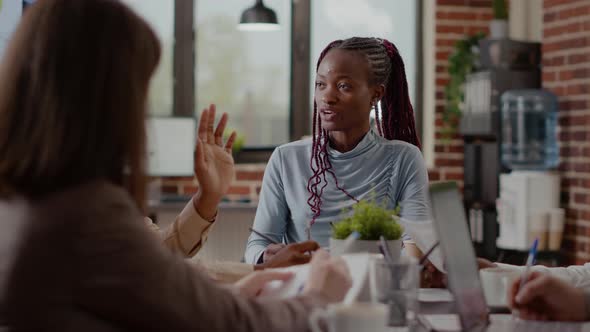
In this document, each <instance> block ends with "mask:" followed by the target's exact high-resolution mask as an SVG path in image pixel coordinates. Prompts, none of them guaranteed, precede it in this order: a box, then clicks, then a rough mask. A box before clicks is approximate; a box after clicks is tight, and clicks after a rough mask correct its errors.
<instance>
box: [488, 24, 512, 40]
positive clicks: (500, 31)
mask: <svg viewBox="0 0 590 332" xmlns="http://www.w3.org/2000/svg"><path fill="white" fill-rule="evenodd" d="M490 37H491V39H504V38H508V21H506V20H492V21H490Z"/></svg>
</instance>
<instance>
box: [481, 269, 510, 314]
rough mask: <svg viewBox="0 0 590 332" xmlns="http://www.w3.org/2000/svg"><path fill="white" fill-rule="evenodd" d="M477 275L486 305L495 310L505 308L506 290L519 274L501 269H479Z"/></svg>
mask: <svg viewBox="0 0 590 332" xmlns="http://www.w3.org/2000/svg"><path fill="white" fill-rule="evenodd" d="M479 274H480V277H481V284H482V286H483V293H484V295H485V298H486V303H487V305H488V306H490V307H496V308H505V307H507V306H508V301H507V299H506V294H507V293H508V288H509V287H510V286H511V285H512V282H513V281H514V280H515V279H517V278H518V277H519V276H520V272H519V271H518V270H512V269H506V268H502V267H488V268H485V269H481V270H480V271H479Z"/></svg>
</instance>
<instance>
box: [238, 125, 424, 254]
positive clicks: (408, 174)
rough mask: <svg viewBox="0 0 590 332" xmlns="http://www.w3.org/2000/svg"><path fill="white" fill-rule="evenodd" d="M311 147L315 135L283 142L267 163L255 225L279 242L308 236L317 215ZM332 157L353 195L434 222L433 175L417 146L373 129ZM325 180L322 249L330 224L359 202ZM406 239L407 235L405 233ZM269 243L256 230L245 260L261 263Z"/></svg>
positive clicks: (319, 225)
mask: <svg viewBox="0 0 590 332" xmlns="http://www.w3.org/2000/svg"><path fill="white" fill-rule="evenodd" d="M311 146H312V142H311V139H306V140H301V141H296V142H292V143H288V144H285V145H282V146H279V147H278V148H276V149H275V151H274V152H273V154H272V156H271V157H270V160H269V162H268V165H267V166H266V170H265V173H264V178H263V181H262V190H261V192H260V202H259V203H258V209H257V211H256V217H255V219H254V226H253V227H254V229H256V230H257V231H260V232H262V233H264V234H265V235H268V236H269V237H270V238H272V239H274V240H275V242H278V243H280V242H285V243H293V242H301V241H306V240H307V235H306V227H307V225H308V223H309V221H310V220H311V219H312V217H313V213H312V212H311V208H310V207H309V205H307V199H308V198H309V192H308V191H307V181H308V179H309V178H310V177H311V176H312V175H313V171H312V169H311V167H310V157H311ZM328 155H329V158H330V162H331V163H332V166H333V171H334V173H335V174H336V177H337V178H338V183H339V185H340V186H341V187H342V188H344V189H345V190H346V191H348V192H349V193H350V194H351V195H352V196H353V197H355V198H357V199H359V200H360V199H363V198H366V199H369V198H371V199H376V200H377V201H378V202H385V203H386V205H387V207H388V208H390V209H394V208H395V207H396V206H398V205H400V206H401V212H400V214H401V217H402V218H404V219H406V220H409V221H424V220H430V206H429V199H428V173H427V171H426V167H425V165H424V159H423V158H422V154H421V153H420V150H419V149H418V148H417V147H415V146H413V145H411V144H408V143H406V142H402V141H389V140H387V139H385V138H383V137H381V136H379V135H377V134H376V133H375V132H374V131H369V132H368V133H367V134H366V135H365V137H364V138H363V139H362V140H361V141H360V142H359V144H358V145H357V146H356V147H355V148H354V149H353V150H351V151H348V152H344V153H341V152H338V151H336V150H334V149H331V148H329V147H328ZM326 179H327V180H328V185H327V187H326V188H325V189H324V193H323V195H322V202H323V203H322V207H321V214H320V215H319V217H318V218H317V219H316V222H315V224H314V225H313V226H312V228H311V238H312V240H315V241H317V242H318V243H319V244H320V246H322V247H324V246H327V245H328V239H329V237H330V235H331V230H330V224H329V222H330V221H331V222H334V223H337V222H338V221H339V220H341V219H342V218H343V215H342V211H343V209H344V208H350V207H352V205H354V204H355V201H354V200H352V199H350V198H349V197H348V196H346V194H344V193H343V192H342V191H340V190H339V189H338V188H336V185H335V183H334V179H333V178H332V177H331V176H330V175H329V174H326ZM373 192H374V194H373ZM404 239H408V237H407V235H405V234H404ZM269 244H270V243H269V242H268V241H267V240H265V239H263V238H262V237H260V236H258V235H256V234H254V233H252V234H251V235H250V238H249V239H248V244H247V247H246V254H245V259H246V262H248V263H252V264H254V263H256V262H257V261H258V259H259V257H260V255H261V254H262V252H263V251H264V249H265V248H266V247H267V246H268V245H269Z"/></svg>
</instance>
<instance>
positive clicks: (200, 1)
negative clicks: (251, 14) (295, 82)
mask: <svg viewBox="0 0 590 332" xmlns="http://www.w3.org/2000/svg"><path fill="white" fill-rule="evenodd" d="M253 4H254V1H243V0H223V1H219V0H197V1H196V3H195V26H196V41H195V42H196V51H195V53H196V61H195V63H196V66H195V67H196V68H195V77H196V90H195V92H196V93H195V99H196V102H195V103H196V105H197V107H196V109H195V111H198V112H200V110H202V109H203V108H205V107H207V106H208V105H209V104H210V103H215V104H216V105H217V108H218V110H219V111H222V112H227V113H228V114H229V115H230V124H229V126H231V127H232V128H233V129H235V130H236V131H237V132H238V135H243V138H244V143H245V147H246V148H265V147H266V148H268V147H274V146H277V145H280V144H283V143H287V142H288V141H289V140H290V137H289V113H290V81H291V4H290V1H284V0H266V1H265V2H264V4H265V5H266V6H267V7H269V8H272V9H273V10H274V11H275V12H276V14H277V18H278V20H279V24H280V26H281V29H280V30H279V31H240V30H238V29H237V26H238V22H239V20H240V15H241V13H242V11H243V10H244V9H246V8H247V7H248V6H251V5H253Z"/></svg>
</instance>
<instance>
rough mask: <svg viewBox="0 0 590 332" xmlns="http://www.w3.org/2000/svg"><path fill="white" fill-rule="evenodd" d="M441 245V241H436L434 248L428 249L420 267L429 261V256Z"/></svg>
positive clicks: (421, 259) (420, 262) (419, 263)
mask: <svg viewBox="0 0 590 332" xmlns="http://www.w3.org/2000/svg"><path fill="white" fill-rule="evenodd" d="M439 243H440V242H439V241H436V243H435V244H433V245H432V247H430V249H428V251H427V252H426V253H425V254H424V255H422V258H420V261H419V262H418V265H424V262H426V259H428V256H429V255H430V254H432V252H433V251H434V249H436V247H438V244H439Z"/></svg>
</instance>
